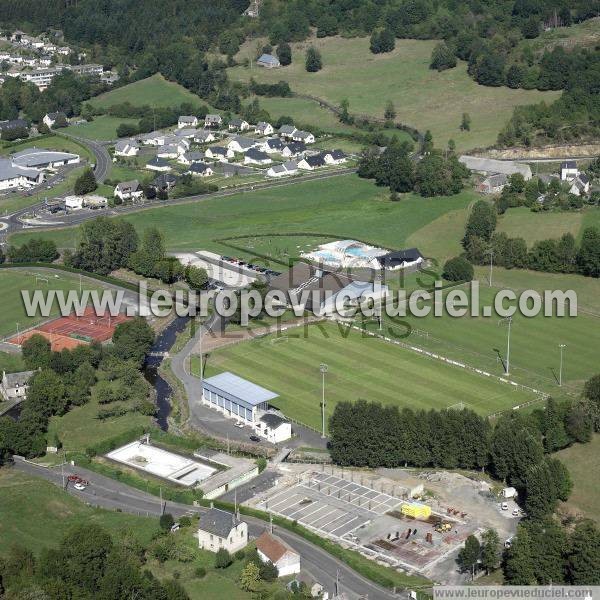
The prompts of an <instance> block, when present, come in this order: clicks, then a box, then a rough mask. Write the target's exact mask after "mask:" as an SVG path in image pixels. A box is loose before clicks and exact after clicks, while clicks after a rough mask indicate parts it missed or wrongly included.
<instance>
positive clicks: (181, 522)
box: [179, 517, 192, 527]
mask: <svg viewBox="0 0 600 600" xmlns="http://www.w3.org/2000/svg"><path fill="white" fill-rule="evenodd" d="M191 524H192V519H191V518H190V517H181V519H179V525H181V527H189V526H190V525H191Z"/></svg>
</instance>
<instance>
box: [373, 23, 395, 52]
mask: <svg viewBox="0 0 600 600" xmlns="http://www.w3.org/2000/svg"><path fill="white" fill-rule="evenodd" d="M369 47H370V49H371V52H372V53H373V54H380V53H382V52H391V51H392V50H393V49H394V48H395V47H396V36H395V35H394V32H393V31H392V30H391V29H390V28H389V27H386V28H385V29H381V30H379V31H377V30H375V31H373V33H372V34H371V41H370V45H369Z"/></svg>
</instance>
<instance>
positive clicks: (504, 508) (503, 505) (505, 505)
mask: <svg viewBox="0 0 600 600" xmlns="http://www.w3.org/2000/svg"><path fill="white" fill-rule="evenodd" d="M501 508H502V510H508V502H503V503H502V505H501Z"/></svg>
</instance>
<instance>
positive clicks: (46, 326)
mask: <svg viewBox="0 0 600 600" xmlns="http://www.w3.org/2000/svg"><path fill="white" fill-rule="evenodd" d="M129 318H130V317H127V316H125V315H121V314H119V315H117V316H111V315H108V314H107V315H103V316H99V315H97V314H96V311H95V310H94V308H93V307H91V306H88V307H87V308H86V309H85V311H84V313H83V314H82V315H76V314H75V313H72V314H70V315H68V316H66V317H58V318H57V319H52V320H51V321H46V322H45V323H43V324H41V325H38V326H37V327H34V328H33V329H29V330H27V331H24V332H23V333H19V334H17V335H15V336H13V337H12V338H10V339H9V340H8V343H10V344H15V345H16V346H21V345H22V344H23V342H25V341H26V340H28V339H29V338H30V337H31V336H33V335H41V336H43V337H45V338H46V339H47V340H48V341H49V342H50V345H51V347H52V350H54V351H55V352H59V351H60V350H64V349H71V348H75V347H76V346H79V345H80V344H89V343H90V342H101V343H102V342H106V341H108V340H110V339H111V338H112V335H113V333H114V331H115V328H116V327H117V325H119V324H120V323H124V322H125V321H127V320H128V319H129Z"/></svg>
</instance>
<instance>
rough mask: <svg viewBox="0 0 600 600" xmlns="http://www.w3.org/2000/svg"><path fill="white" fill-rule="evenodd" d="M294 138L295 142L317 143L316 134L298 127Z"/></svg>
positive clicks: (293, 135)
mask: <svg viewBox="0 0 600 600" xmlns="http://www.w3.org/2000/svg"><path fill="white" fill-rule="evenodd" d="M292 139H293V140H294V141H295V142H304V143H305V144H314V143H315V136H314V135H313V134H312V133H311V132H310V131H302V130H301V129H296V130H295V131H294V133H293V134H292Z"/></svg>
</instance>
